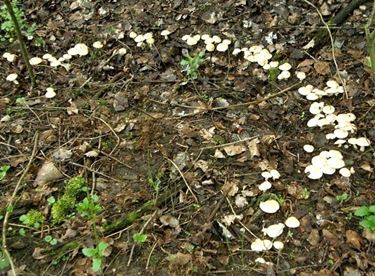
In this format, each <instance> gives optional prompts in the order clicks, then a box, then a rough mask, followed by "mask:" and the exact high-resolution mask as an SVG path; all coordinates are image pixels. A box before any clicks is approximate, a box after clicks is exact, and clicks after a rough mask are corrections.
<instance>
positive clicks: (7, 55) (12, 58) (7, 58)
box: [3, 52, 16, 62]
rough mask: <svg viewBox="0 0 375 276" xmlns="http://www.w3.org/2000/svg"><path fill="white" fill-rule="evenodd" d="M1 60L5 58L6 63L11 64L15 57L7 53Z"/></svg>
mask: <svg viewBox="0 0 375 276" xmlns="http://www.w3.org/2000/svg"><path fill="white" fill-rule="evenodd" d="M3 58H5V59H6V60H7V61H8V62H13V61H14V60H15V59H16V55H15V54H11V53H8V52H5V53H4V54H3Z"/></svg>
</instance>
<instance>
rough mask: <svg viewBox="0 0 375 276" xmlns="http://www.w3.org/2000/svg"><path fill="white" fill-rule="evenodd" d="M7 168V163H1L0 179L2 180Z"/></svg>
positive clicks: (8, 167)
mask: <svg viewBox="0 0 375 276" xmlns="http://www.w3.org/2000/svg"><path fill="white" fill-rule="evenodd" d="M9 169H10V166H9V165H3V166H1V167H0V180H3V179H4V178H5V176H6V175H7V172H8V170H9Z"/></svg>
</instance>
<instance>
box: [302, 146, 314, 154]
mask: <svg viewBox="0 0 375 276" xmlns="http://www.w3.org/2000/svg"><path fill="white" fill-rule="evenodd" d="M303 150H304V151H306V152H308V153H312V152H313V151H314V146H313V145H304V146H303Z"/></svg>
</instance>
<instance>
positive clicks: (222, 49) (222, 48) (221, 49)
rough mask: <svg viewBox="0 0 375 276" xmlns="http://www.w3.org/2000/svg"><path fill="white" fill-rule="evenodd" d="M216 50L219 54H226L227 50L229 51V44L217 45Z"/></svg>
mask: <svg viewBox="0 0 375 276" xmlns="http://www.w3.org/2000/svg"><path fill="white" fill-rule="evenodd" d="M216 50H217V51H218V52H225V51H226V50H228V44H225V43H223V42H221V43H219V44H217V46H216Z"/></svg>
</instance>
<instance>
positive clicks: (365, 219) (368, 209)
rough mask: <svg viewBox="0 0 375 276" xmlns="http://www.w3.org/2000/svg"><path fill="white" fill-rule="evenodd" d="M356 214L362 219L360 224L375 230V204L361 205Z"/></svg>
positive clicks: (372, 230)
mask: <svg viewBox="0 0 375 276" xmlns="http://www.w3.org/2000/svg"><path fill="white" fill-rule="evenodd" d="M354 215H355V216H356V217H360V218H361V219H362V220H361V221H360V222H359V225H361V226H362V227H363V228H365V229H368V230H370V231H371V232H375V205H371V206H361V207H359V208H358V209H357V210H356V211H355V212H354Z"/></svg>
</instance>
